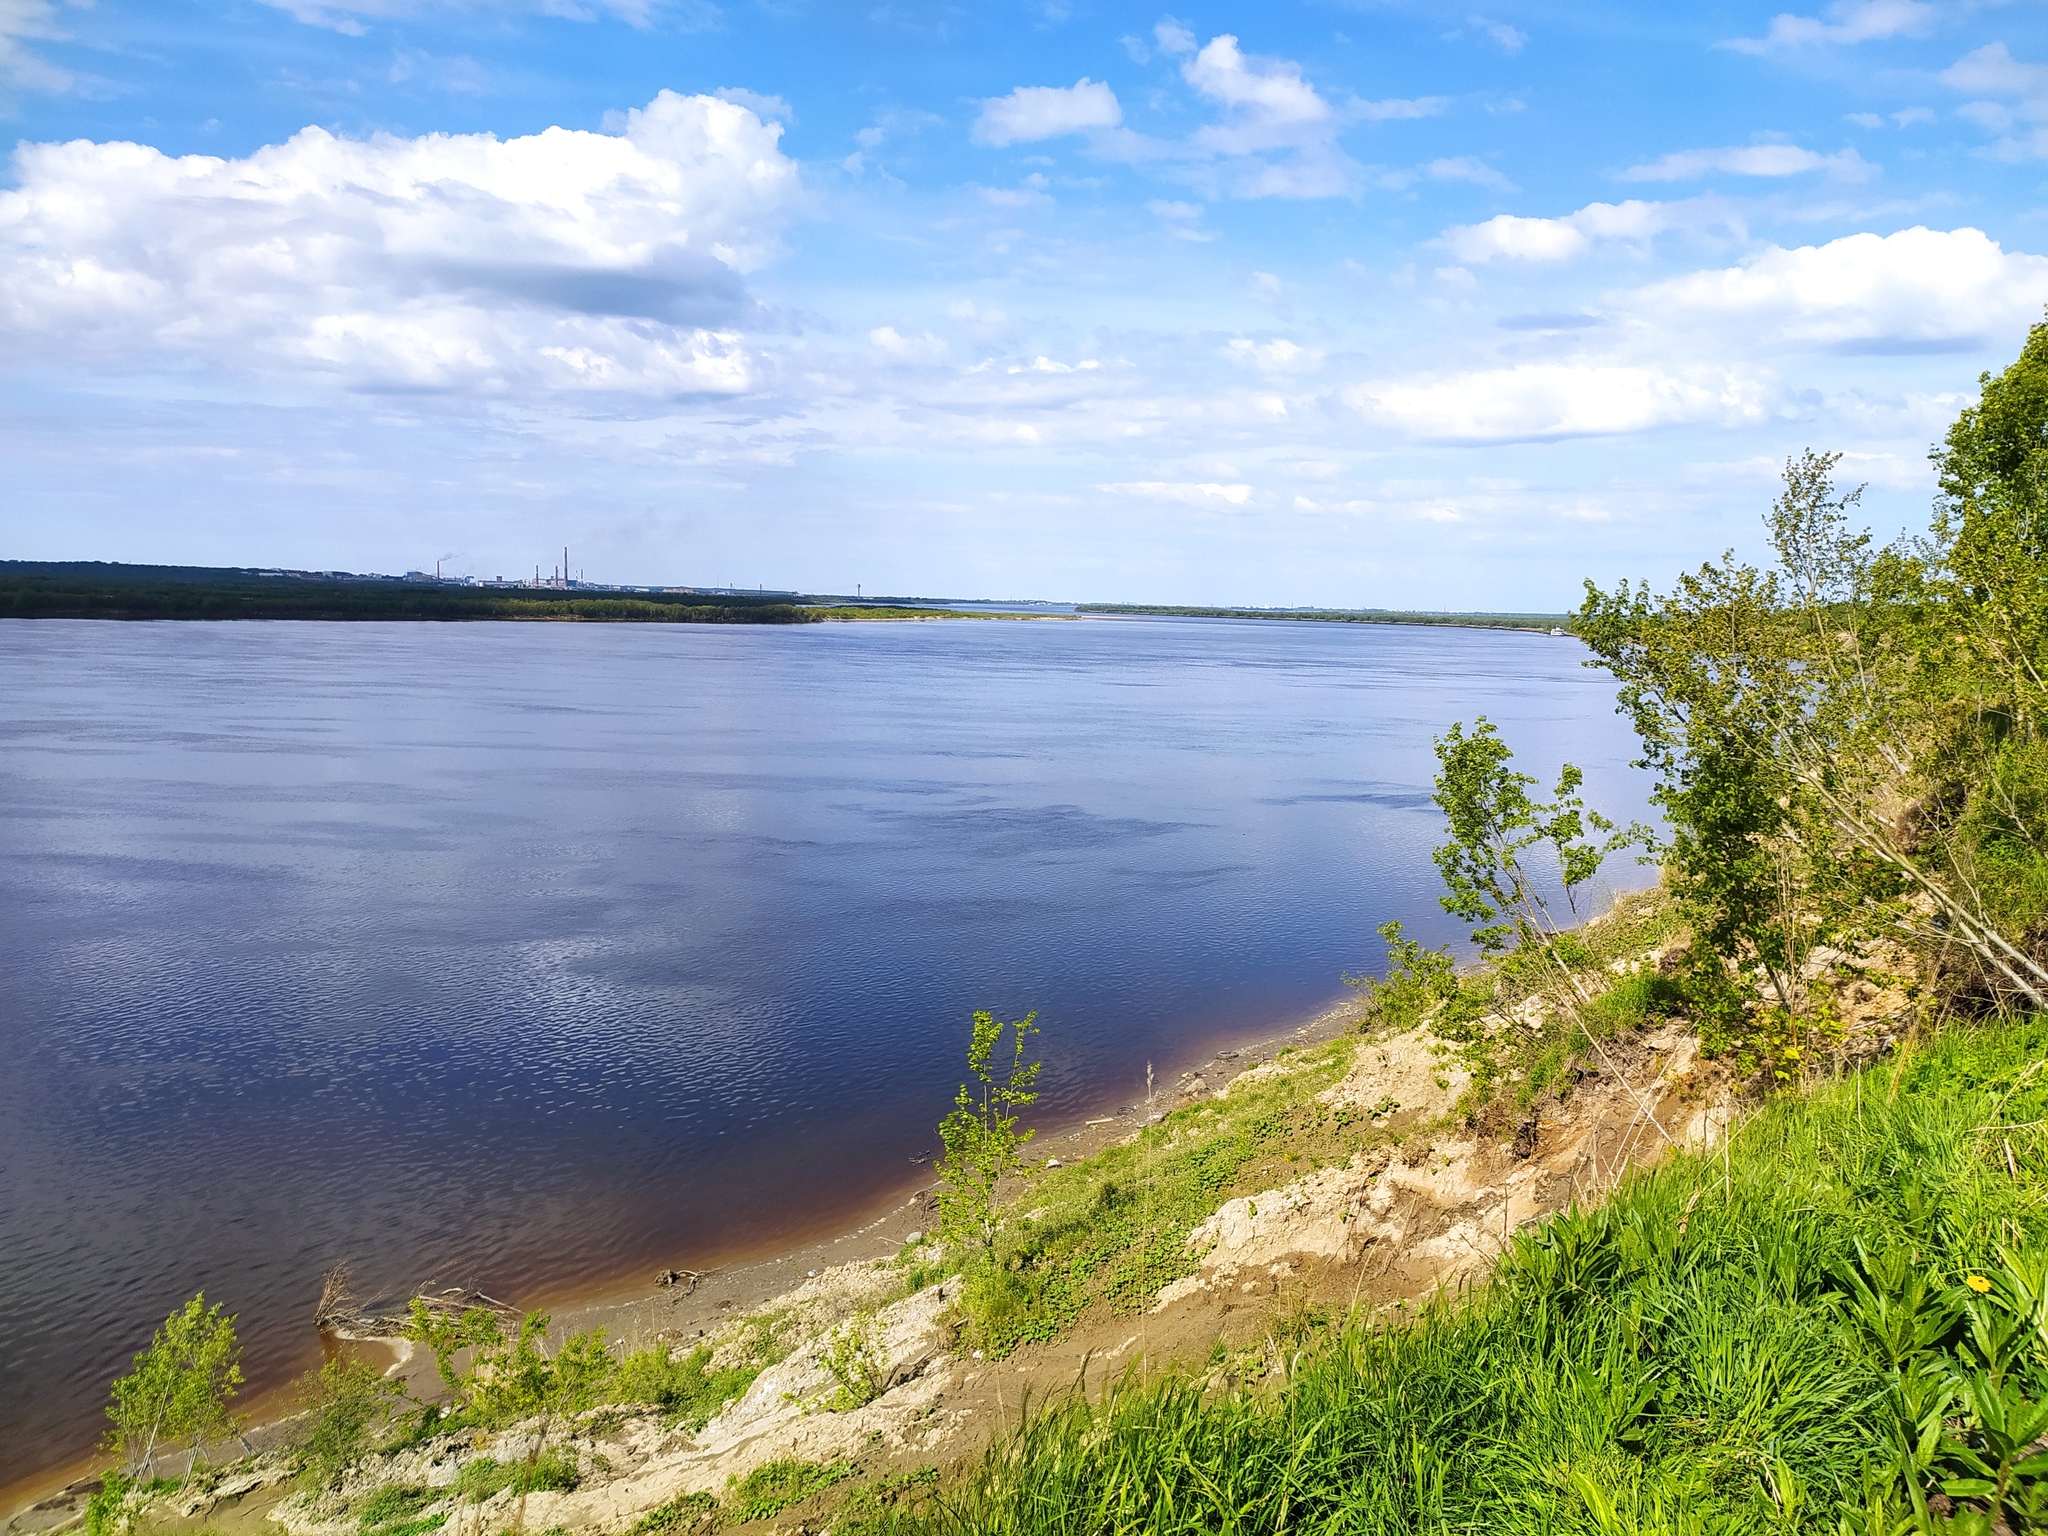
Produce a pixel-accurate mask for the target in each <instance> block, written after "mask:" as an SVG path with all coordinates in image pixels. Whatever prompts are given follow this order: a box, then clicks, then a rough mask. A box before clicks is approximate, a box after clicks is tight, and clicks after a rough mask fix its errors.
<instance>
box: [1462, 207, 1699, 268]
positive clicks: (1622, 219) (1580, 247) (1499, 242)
mask: <svg viewBox="0 0 2048 1536" xmlns="http://www.w3.org/2000/svg"><path fill="white" fill-rule="evenodd" d="M1694 211H1695V210H1693V209H1692V208H1690V207H1689V206H1688V205H1686V204H1682V203H1648V202H1643V201H1641V200H1639V199H1636V198H1631V199H1629V201H1627V202H1625V203H1588V204H1587V205H1586V206H1585V207H1583V208H1581V209H1579V210H1578V212H1576V213H1568V214H1565V215H1564V216H1563V217H1562V218H1555V219H1531V218H1523V217H1521V216H1519V215H1517V214H1512V213H1503V214H1498V215H1496V216H1495V217H1493V218H1490V219H1488V220H1487V221H1486V222H1485V223H1483V224H1465V225H1459V226H1455V227H1453V228H1451V229H1447V230H1445V231H1444V234H1443V243H1444V244H1445V245H1446V246H1448V247H1449V248H1450V251H1451V254H1452V255H1454V256H1456V257H1457V258H1458V260H1460V261H1464V262H1488V261H1564V260H1567V259H1569V258H1570V257H1574V256H1582V255H1584V254H1585V253H1586V252H1587V251H1589V250H1591V249H1592V248H1593V244H1594V242H1595V241H1598V240H1623V241H1644V240H1648V239H1650V238H1651V237H1652V236H1655V235H1658V234H1661V233H1662V232H1663V231H1665V230H1667V229H1671V228H1673V227H1675V226H1677V225H1679V224H1682V223H1686V222H1689V221H1690V218H1691V216H1692V214H1693V213H1694Z"/></svg>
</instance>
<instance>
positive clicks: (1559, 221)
mask: <svg viewBox="0 0 2048 1536" xmlns="http://www.w3.org/2000/svg"><path fill="white" fill-rule="evenodd" d="M2044 19H2048V18H2044V10H2043V7H2042V5H2041V4H2039V3H2038V0H2013V3H2008V4H2003V5H1999V4H1983V5H1967V4H1949V3H1939V0H1837V3H1833V4H1830V5H1825V6H1823V7H1822V8H1821V9H1818V10H1809V11H1800V12H1790V13H1786V12H1779V11H1777V10H1774V9H1773V8H1772V7H1771V6H1769V5H1735V4H1723V5H1699V6H1681V5H1663V6H1656V7H1651V6H1641V5H1638V6H1619V5H1600V4H1583V3H1582V4H1574V5H1563V4H1556V5H1537V4H1489V5H1487V6H1485V7H1484V8H1483V9H1473V8H1471V7H1468V6H1462V5H1437V4H1420V3H1414V4H1402V3H1383V4H1374V3H1364V0H1358V3H1339V0H1328V3H1306V4H1293V5H1280V4H1267V5H1262V6H1241V5H1240V6H1230V5H1209V6H1202V7H1194V6H1180V7H1178V8H1175V9H1173V10H1170V11H1169V10H1161V9H1158V8H1156V7H1152V6H1137V5H1130V4H1110V3H1091V0H1032V3H1010V0H992V3H983V4H980V5H975V6H965V5H946V4H930V3H923V0H893V3H891V0H884V3H879V4H875V5H871V6H863V5H858V4H852V5H823V4H816V3H812V0H716V3H714V0H561V3H532V0H269V3H266V0H156V3H151V4H144V3H139V0H94V3H91V4H86V5H80V4H70V3H66V0H0V111H4V112H5V114H6V116H7V126H8V127H9V128H11V130H12V132H13V136H14V138H15V140H16V141H17V148H16V149H15V152H14V156H13V159H12V162H11V164H10V166H9V170H8V173H7V176H6V180H5V182H4V184H0V185H4V190H0V399H4V402H5V413H4V416H0V430H4V433H5V442H4V448H5V452H6V454H7V457H8V462H9V466H10V473H9V477H8V478H9V481H10V491H9V494H8V496H7V497H6V498H5V502H4V505H0V535H4V538H0V546H4V552H5V553H7V554H9V555H14V556H18V557H30V558H97V559H131V560H166V561H190V562H199V563H221V564H263V565H268V564H284V565H296V566H313V567H323V568H324V567H344V568H351V569H365V570H402V569H405V568H408V567H419V566H429V565H431V564H432V563H433V561H434V560H435V559H437V558H442V559H444V560H445V562H446V568H447V569H450V570H455V571H467V572H470V573H472V574H477V575H482V576H492V575H498V574H505V575H512V574H516V573H518V572H521V571H526V572H530V571H531V570H532V568H533V567H534V565H535V564H536V563H541V564H547V563H548V562H549V561H550V560H551V559H552V558H553V555H552V554H551V552H552V551H557V550H559V549H560V547H561V546H562V545H564V544H568V545H569V546H571V551H572V553H571V562H572V564H573V565H574V566H576V567H579V568H581V569H582V570H584V571H585V572H587V574H588V575H589V577H590V578H591V579H593V580H612V581H695V582H702V583H726V582H733V583H739V584H745V585H757V584H758V585H766V586H770V587H796V588H803V589H807V590H832V591H837V590H851V589H852V587H853V586H854V584H855V583H856V582H858V583H860V584H861V585H862V586H863V587H864V589H865V590H866V591H869V592H905V593H908V592H916V593H943V594H948V595H959V596H977V595H987V596H1004V597H1034V596H1035V597H1053V598H1074V599H1083V600H1087V599H1127V600H1134V601H1162V602H1163V601H1191V602H1234V603H1236V602H1241V603H1269V604H1291V603H1317V604H1330V605H1369V606H1383V607H1411V606H1413V607H1459V608H1533V609H1551V608H1557V607H1563V606H1567V605H1569V604H1571V603H1573V602H1574V601H1575V600H1576V595H1577V591H1578V584H1579V581H1580V579H1581V578H1582V577H1585V576H1591V577H1594V578H1596V579H1599V580H1601V581H1602V582H1609V581H1612V580H1613V579H1615V578H1617V577H1619V576H1622V575H1650V576H1654V577H1657V578H1659V579H1660V580H1661V579H1663V578H1665V577H1667V576H1668V575H1669V573H1670V572H1671V571H1672V570H1673V569H1674V568H1676V567H1677V566H1678V565H1680V564H1681V563H1689V562H1694V561H1697V560H1700V559H1703V558H1707V557H1710V556H1712V555H1715V554H1718V552H1719V551H1720V550H1721V549H1723V548H1724V547H1727V546H1729V545H1731V544H1732V545H1735V546H1737V547H1740V548H1744V549H1754V547H1755V546H1756V544H1757V530H1758V518H1759V515H1760V513H1761V512H1762V511H1763V510H1764V508H1765V507H1766V506H1767V505H1768V503H1769V500H1770V497H1771V495H1772V490H1773V483H1774V478H1775V474H1776V468H1777V465H1778V463H1779V462H1780V461H1782V459H1783V458H1784V456H1785V455H1787V454H1788V453H1792V452H1796V451H1798V450H1799V449H1801V448H1803V447H1806V446H1809V445H1811V446H1814V447H1822V448H1835V449H1839V450H1841V451H1843V452H1844V453H1845V454H1847V455H1848V458H1847V459H1846V461H1845V464H1844V473H1845V475H1846V476H1848V477H1849V478H1851V479H1854V480H1867V481H1869V482H1870V484H1871V489H1870V492H1869V495H1868V499H1867V503H1866V505H1867V506H1868V508H1869V510H1870V513H1871V516H1872V518H1873V520H1874V521H1875V522H1877V523H1878V524H1879V525H1880V527H1883V528H1886V529H1894V528H1899V527H1905V526H1918V525H1919V524H1921V523H1922V522H1924V520H1925V516H1926V511H1927V503H1928V497H1929V493H1930V489H1931V479H1930V476H1929V473H1928V470H1927V466H1926V458H1925V456H1926V451H1927V448H1928V445H1929V444H1930V443H1931V442H1933V441H1934V440H1935V439H1936V438H1938V437H1939V435H1940V434H1941V432H1942V430H1943V429H1944V427H1945V426H1946V423H1947V422H1948V421H1949V420H1950V419H1951V418H1952V417H1953V415H1954V413H1955V411H1956V410H1957V409H1959V408H1960V407H1961V406H1962V405H1963V404H1966V403H1967V402H1968V400H1969V399H1970V397H1971V392H1972V390H1973V389H1974V381H1975V379H1976V376H1977V375H1978V373H1979V372H1980V371H1981V370H1983V369H1985V368H1995V367H1998V366H2001V365H2002V364H2003V363H2004V362H2005V361H2007V360H2009V359H2010V357H2011V356H2012V355H2013V354H2014V353H2015V352H2016V351H2017V349H2018V346H2019V344H2020V342H2021V340H2022V338H2023V337H2024V334H2025V331H2026V327H2027V325H2028V324H2029V323H2030V322H2032V321H2033V320H2036V319H2038V318H2040V316H2041V314H2042V312H2043V306H2044V305H2048V254H2044V253H2048V229H2044V227H2043V209H2044V195H2043V189H2044V178H2048V26H2044Z"/></svg>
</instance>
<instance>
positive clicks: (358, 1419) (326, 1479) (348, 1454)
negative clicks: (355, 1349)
mask: <svg viewBox="0 0 2048 1536" xmlns="http://www.w3.org/2000/svg"><path fill="white" fill-rule="evenodd" d="M298 1390H299V1402H300V1405H301V1406H302V1407H303V1408H304V1409H305V1410H306V1416H307V1417H306V1427H305V1430H304V1432H303V1433H302V1434H301V1436H300V1438H299V1444H298V1449H299V1454H300V1455H301V1456H302V1457H304V1458H305V1476H306V1478H307V1479H308V1480H309V1481H311V1482H312V1483H314V1484H315V1485H318V1486H325V1485H326V1484H327V1483H330V1482H332V1481H333V1480H334V1478H335V1476H336V1474H338V1473H339V1472H340V1471H341V1470H342V1468H344V1467H346V1466H348V1465H349V1464H350V1463H351V1462H353V1461H355V1460H356V1459H357V1458H358V1457H360V1456H361V1455H362V1454H363V1452H364V1451H366V1450H367V1449H369V1446H370V1443H371V1438H372V1431H373V1430H375V1429H377V1428H379V1427H381V1426H382V1425H383V1424H384V1423H385V1422H386V1421H388V1420H389V1418H390V1417H391V1410H392V1408H393V1406H394V1405H395V1404H396V1403H397V1402H398V1400H399V1399H400V1398H402V1397H403V1396H404V1395H405V1389H404V1387H403V1386H401V1385H400V1384H399V1383H398V1382H395V1381H387V1380H385V1378H384V1377H383V1375H382V1374H381V1373H380V1372H378V1370H377V1369H376V1368H375V1367H374V1366H372V1365H370V1364H369V1363H368V1362H367V1361H363V1360H354V1359H349V1358H347V1357H344V1356H337V1357H336V1358H335V1359H332V1360H329V1361H327V1362H326V1363H324V1364H323V1365H322V1366H321V1367H320V1369H319V1370H317V1371H308V1372H307V1373H306V1374H305V1375H304V1376H303V1377H301V1378H300V1379H299V1389H298Z"/></svg>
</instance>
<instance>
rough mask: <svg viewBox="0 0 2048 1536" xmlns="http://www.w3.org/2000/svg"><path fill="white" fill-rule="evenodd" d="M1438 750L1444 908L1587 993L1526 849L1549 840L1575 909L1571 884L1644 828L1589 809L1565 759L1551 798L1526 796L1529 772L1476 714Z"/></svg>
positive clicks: (1480, 936)
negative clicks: (1535, 953)
mask: <svg viewBox="0 0 2048 1536" xmlns="http://www.w3.org/2000/svg"><path fill="white" fill-rule="evenodd" d="M1436 756H1437V777H1436V790H1435V796H1434V798H1435V800H1436V803H1437V808H1438V809H1439V810H1441V811H1442V812H1443V813H1444V819H1445V820H1446V821H1447V822H1449V823H1450V833H1451V840H1450V841H1449V842H1447V843H1445V844H1443V845H1442V846H1441V847H1439V848H1438V849H1437V850H1436V854H1435V858H1436V866H1437V868H1438V869H1439V870H1441V871H1442V872H1443V877H1444V886H1445V889H1446V890H1447V891H1448V892H1449V894H1448V895H1446V896H1445V897H1443V907H1444V910H1445V911H1446V912H1448V913H1450V914H1451V915H1452V916H1453V917H1460V918H1463V919H1464V920H1465V921H1466V922H1467V923H1469V924H1470V925H1472V937H1473V939H1474V941H1475V942H1477V943H1478V945H1479V947H1480V949H1481V950H1482V951H1484V952H1485V953H1486V954H1489V955H1497V954H1500V953H1501V952H1503V951H1504V950H1506V949H1507V948H1508V947H1509V944H1510V942H1511V941H1512V942H1514V943H1521V944H1535V945H1538V946H1540V947H1541V948H1542V949H1543V950H1544V952H1545V953H1546V954H1547V955H1548V956H1549V958H1550V959H1551V960H1552V961H1553V962H1554V963H1555V966H1556V969H1557V971H1558V974H1559V976H1560V978H1561V979H1562V980H1563V981H1564V982H1565V984H1566V986H1567V987H1568V988H1569V989H1570V990H1571V991H1572V992H1573V993H1574V994H1575V995H1576V996H1577V997H1578V998H1579V1000H1580V1001H1581V1002H1585V1001H1588V999H1587V997H1586V994H1585V990H1584V989H1583V988H1582V987H1581V986H1580V985H1579V982H1578V980H1577V978H1576V977H1575V976H1573V974H1572V970H1571V967H1570V966H1569V965H1567V964H1566V963H1565V961H1564V959H1563V957H1562V956H1561V955H1560V954H1559V952H1558V944H1557V939H1558V935H1559V933H1560V932H1561V931H1562V930H1561V929H1560V927H1559V925H1558V923H1557V921H1556V920H1555V919H1554V918H1553V917H1552V916H1551V912H1550V905H1549V902H1548V901H1547V900H1545V898H1544V895H1543V888H1542V886H1541V884H1540V883H1539V882H1538V880H1537V879H1536V877H1535V876H1534V875H1532V873H1531V871H1530V869H1529V867H1528V864H1527V862H1526V861H1527V858H1528V856H1529V855H1530V854H1531V853H1532V852H1534V851H1535V850H1536V849H1538V848H1542V847H1547V848H1548V849H1549V850H1550V854H1551V859H1552V861H1553V862H1554V863H1555V865H1556V868H1557V872H1558V878H1559V883H1560V885H1561V886H1562V888H1563V892H1564V898H1565V903H1566V905H1567V906H1568V907H1569V908H1570V909H1571V911H1572V912H1573V913H1574V914H1576V913H1577V911H1578V905H1579V904H1578V892H1579V888H1580V887H1581V886H1583V885H1584V884H1585V883H1586V882H1587V881H1588V880H1590V879H1592V878H1593V876H1594V875H1596V874H1598V873H1599V870H1600V866H1601V864H1602V863H1604V862H1605V861H1606V859H1607V856H1608V855H1609V854H1611V853H1613V852H1615V851H1616V850H1618V849H1621V848H1625V847H1627V846H1629V844H1631V843H1634V842H1639V841H1641V840H1642V839H1643V838H1644V837H1645V836H1646V834H1645V833H1644V831H1643V830H1642V829H1641V828H1639V827H1630V828H1627V829H1625V830H1624V829H1619V828H1617V827H1616V826H1615V824H1614V823H1613V822H1611V821H1609V820H1608V819H1607V818H1606V817H1604V816H1602V815H1601V814H1600V813H1599V812H1598V811H1594V810H1589V809H1588V808H1587V806H1586V803H1585V801H1584V799H1583V798H1582V797H1581V796H1580V794H1579V786H1580V785H1581V784H1583V783H1584V782H1585V779H1586V776H1585V774H1584V773H1582V772H1581V771H1580V770H1579V769H1577V768H1575V767H1573V766H1572V765H1571V764H1570V763H1566V764H1565V765H1564V767H1563V769H1562V770H1561V771H1560V772H1559V773H1558V776H1557V789H1556V791H1555V794H1556V799H1554V800H1553V801H1551V803H1549V804H1548V805H1545V804H1543V803H1542V802H1540V801H1537V800H1535V799H1532V798H1531V797H1530V794H1529V791H1530V790H1531V789H1533V788H1534V787H1535V785H1536V781H1535V780H1534V779H1532V778H1531V777H1529V775H1528V774H1526V773H1518V772H1516V771H1515V770H1514V769H1513V768H1511V767H1509V766H1508V765H1509V763H1510V762H1512V761H1513V758H1514V753H1513V752H1512V751H1511V750H1509V747H1508V744H1507V743H1506V742H1505V741H1503V740H1501V736H1500V729H1499V727H1497V726H1496V725H1494V724H1493V722H1492V721H1490V720H1488V719H1487V718H1486V717H1485V716H1484V715H1482V716H1480V718H1479V722H1478V724H1477V725H1475V726H1474V727H1473V728H1472V730H1471V732H1470V733H1469V734H1468V733H1467V732H1466V730H1465V726H1464V723H1463V722H1462V721H1460V722H1458V723H1456V724H1454V725H1452V727H1451V728H1450V730H1449V731H1448V732H1446V733H1445V734H1444V735H1442V736H1440V737H1438V738H1437V742H1436Z"/></svg>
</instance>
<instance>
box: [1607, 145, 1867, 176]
mask: <svg viewBox="0 0 2048 1536" xmlns="http://www.w3.org/2000/svg"><path fill="white" fill-rule="evenodd" d="M1875 170H1876V167H1875V166H1873V165H1872V164H1871V163H1870V162H1869V161H1867V160H1865V159H1864V158H1863V157H1862V156H1861V155H1859V154H1857V153H1856V151H1855V150H1853V149H1844V150H1839V151H1837V152H1836V153H1834V154H1832V155H1822V154H1816V153H1815V152H1814V151H1812V150H1810V149H1800V148H1799V147H1798V146H1797V145H1793V144H1744V145H1740V146H1736V147H1733V148H1729V149H1681V150H1678V151H1676V152H1675V153H1673V154H1669V155H1666V156H1665V157H1664V158H1663V159H1661V160H1653V161H1651V162H1649V163H1648V164H1645V165H1632V166H1630V167H1629V168H1628V169H1627V170H1625V171H1623V172H1622V173H1621V179H1622V180H1623V181H1697V180H1699V178H1700V177H1702V176H1713V175H1716V174H1719V175H1726V176H1803V175H1805V174H1807V173H1808V172H1810V171H1825V172H1827V173H1828V174H1829V175H1830V176H1833V177H1835V178H1837V179H1838V180H1842V181H1862V180H1864V179H1866V178H1867V177H1869V176H1870V175H1871V174H1872V173H1873V172H1874V171H1875Z"/></svg>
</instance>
